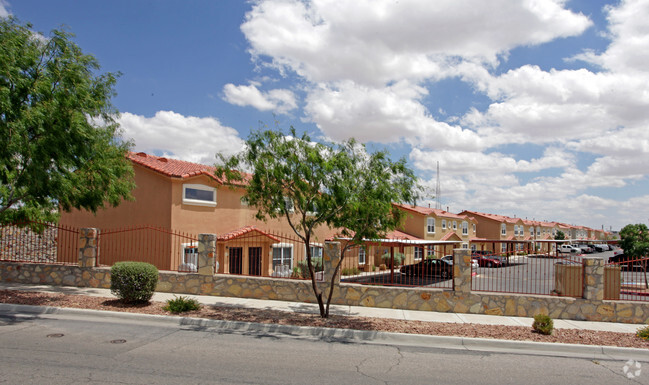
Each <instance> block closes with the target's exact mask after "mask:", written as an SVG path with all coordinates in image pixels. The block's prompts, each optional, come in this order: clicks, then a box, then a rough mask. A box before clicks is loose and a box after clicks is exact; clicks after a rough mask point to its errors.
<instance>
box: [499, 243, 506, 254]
mask: <svg viewBox="0 0 649 385" xmlns="http://www.w3.org/2000/svg"><path fill="white" fill-rule="evenodd" d="M500 252H501V253H503V254H504V253H506V252H507V244H506V243H501V244H500Z"/></svg>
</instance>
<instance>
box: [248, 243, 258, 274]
mask: <svg viewBox="0 0 649 385" xmlns="http://www.w3.org/2000/svg"><path fill="white" fill-rule="evenodd" d="M248 275H261V247H249V248H248Z"/></svg>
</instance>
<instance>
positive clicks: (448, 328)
mask: <svg viewBox="0 0 649 385" xmlns="http://www.w3.org/2000/svg"><path fill="white" fill-rule="evenodd" d="M0 303H13V304H23V305H37V306H54V307H67V308H79V309H93V310H110V311H121V312H129V313H143V314H158V315H171V313H169V312H167V311H165V310H163V309H162V307H163V306H164V305H165V304H164V303H162V302H150V303H147V304H138V305H129V304H124V303H122V302H121V301H120V300H117V299H115V298H106V297H90V296H83V295H68V294H54V293H42V292H24V291H13V290H0ZM182 315H183V316H186V317H194V318H209V319H218V320H230V321H244V322H258V323H273V324H281V325H296V326H316V327H330V328H342V329H356V330H375V331H385V332H396V333H411V334H427V335H437V336H458V337H473V338H495V339H506V340H516V341H538V342H554V343H568V344H582V345H602V346H619V347H630V348H643V349H649V341H646V340H643V339H641V338H639V337H637V336H635V334H633V333H615V332H601V331H591V330H573V329H555V330H554V333H553V334H552V335H550V336H546V335H542V334H538V333H535V332H534V331H533V330H532V327H531V325H530V327H524V326H502V325H479V324H456V323H444V322H424V321H404V320H393V319H383V318H370V317H352V316H338V315H332V316H330V317H329V318H327V319H323V318H320V317H319V316H318V315H315V314H307V313H293V312H282V311H277V310H260V309H247V308H237V307H216V306H204V307H203V308H202V309H200V310H198V311H192V312H186V313H183V314H182Z"/></svg>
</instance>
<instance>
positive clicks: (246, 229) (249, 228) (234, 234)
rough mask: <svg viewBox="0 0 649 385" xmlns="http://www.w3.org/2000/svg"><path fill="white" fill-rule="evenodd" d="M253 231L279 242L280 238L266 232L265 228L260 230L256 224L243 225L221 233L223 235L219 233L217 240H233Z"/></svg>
mask: <svg viewBox="0 0 649 385" xmlns="http://www.w3.org/2000/svg"><path fill="white" fill-rule="evenodd" d="M252 232H255V233H258V234H260V235H263V236H265V237H268V238H270V239H272V240H274V241H275V242H279V238H276V237H274V236H272V235H270V234H268V233H267V232H265V231H263V230H259V229H258V228H256V227H255V226H245V227H242V228H240V229H236V230H234V231H230V232H229V233H226V234H221V235H219V236H218V237H217V240H218V241H220V242H224V241H230V240H233V239H235V238H239V237H242V236H244V235H246V234H250V233H252Z"/></svg>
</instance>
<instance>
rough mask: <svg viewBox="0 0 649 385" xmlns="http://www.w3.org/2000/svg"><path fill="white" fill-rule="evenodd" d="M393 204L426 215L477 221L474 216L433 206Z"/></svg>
mask: <svg viewBox="0 0 649 385" xmlns="http://www.w3.org/2000/svg"><path fill="white" fill-rule="evenodd" d="M392 205H393V206H395V207H398V208H401V209H404V210H406V211H410V212H413V213H416V214H421V215H425V216H428V215H435V216H437V217H445V218H452V219H462V220H470V221H475V219H474V218H472V217H469V216H468V215H458V214H453V213H449V212H448V211H444V210H441V209H433V208H430V207H421V206H413V205H408V204H401V203H393V204H392Z"/></svg>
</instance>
